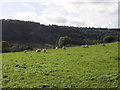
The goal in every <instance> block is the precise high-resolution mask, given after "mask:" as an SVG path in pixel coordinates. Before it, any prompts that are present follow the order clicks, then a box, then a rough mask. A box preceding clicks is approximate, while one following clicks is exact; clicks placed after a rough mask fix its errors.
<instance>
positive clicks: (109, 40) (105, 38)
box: [103, 36, 113, 43]
mask: <svg viewBox="0 0 120 90" xmlns="http://www.w3.org/2000/svg"><path fill="white" fill-rule="evenodd" d="M103 42H107V43H110V42H113V37H112V36H106V37H104V38H103Z"/></svg>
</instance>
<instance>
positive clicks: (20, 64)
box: [2, 43, 119, 88]
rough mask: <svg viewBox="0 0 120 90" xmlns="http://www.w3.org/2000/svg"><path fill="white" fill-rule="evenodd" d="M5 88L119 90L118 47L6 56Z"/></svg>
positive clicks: (4, 66)
mask: <svg viewBox="0 0 120 90" xmlns="http://www.w3.org/2000/svg"><path fill="white" fill-rule="evenodd" d="M2 55H3V56H2V57H3V61H2V65H3V68H2V70H3V81H2V84H3V88H116V87H118V78H119V77H118V60H119V58H118V44H115V43H109V44H107V46H105V47H103V46H101V45H91V46H90V48H82V47H80V46H78V47H69V48H67V50H63V49H58V50H55V49H49V50H47V52H46V53H43V52H40V53H36V52H35V51H32V52H28V53H23V52H15V53H3V54H2Z"/></svg>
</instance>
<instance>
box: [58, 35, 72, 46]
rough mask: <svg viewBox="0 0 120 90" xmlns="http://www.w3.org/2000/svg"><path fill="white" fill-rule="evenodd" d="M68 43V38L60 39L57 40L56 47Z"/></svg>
mask: <svg viewBox="0 0 120 90" xmlns="http://www.w3.org/2000/svg"><path fill="white" fill-rule="evenodd" d="M69 43H70V38H69V37H68V36H64V37H60V38H59V40H58V46H59V47H62V46H66V45H67V44H69Z"/></svg>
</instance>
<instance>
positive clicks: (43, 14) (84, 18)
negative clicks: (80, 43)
mask: <svg viewBox="0 0 120 90" xmlns="http://www.w3.org/2000/svg"><path fill="white" fill-rule="evenodd" d="M118 1H119V0H0V19H18V20H24V21H34V22H39V23H41V24H45V25H49V24H50V25H51V24H57V25H66V26H78V27H108V28H115V27H118Z"/></svg>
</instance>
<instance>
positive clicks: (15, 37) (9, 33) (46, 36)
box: [2, 20, 119, 47]
mask: <svg viewBox="0 0 120 90" xmlns="http://www.w3.org/2000/svg"><path fill="white" fill-rule="evenodd" d="M118 30H119V29H108V28H90V27H69V26H57V25H43V24H40V23H36V22H30V21H20V20H2V39H3V41H9V42H13V43H19V44H26V45H30V46H32V47H43V46H47V47H52V46H55V45H56V42H57V40H58V39H59V38H60V37H61V36H69V37H70V38H71V44H72V45H81V44H94V43H96V42H102V39H103V37H105V36H108V35H111V36H113V37H114V41H117V40H118V33H119V32H118Z"/></svg>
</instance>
